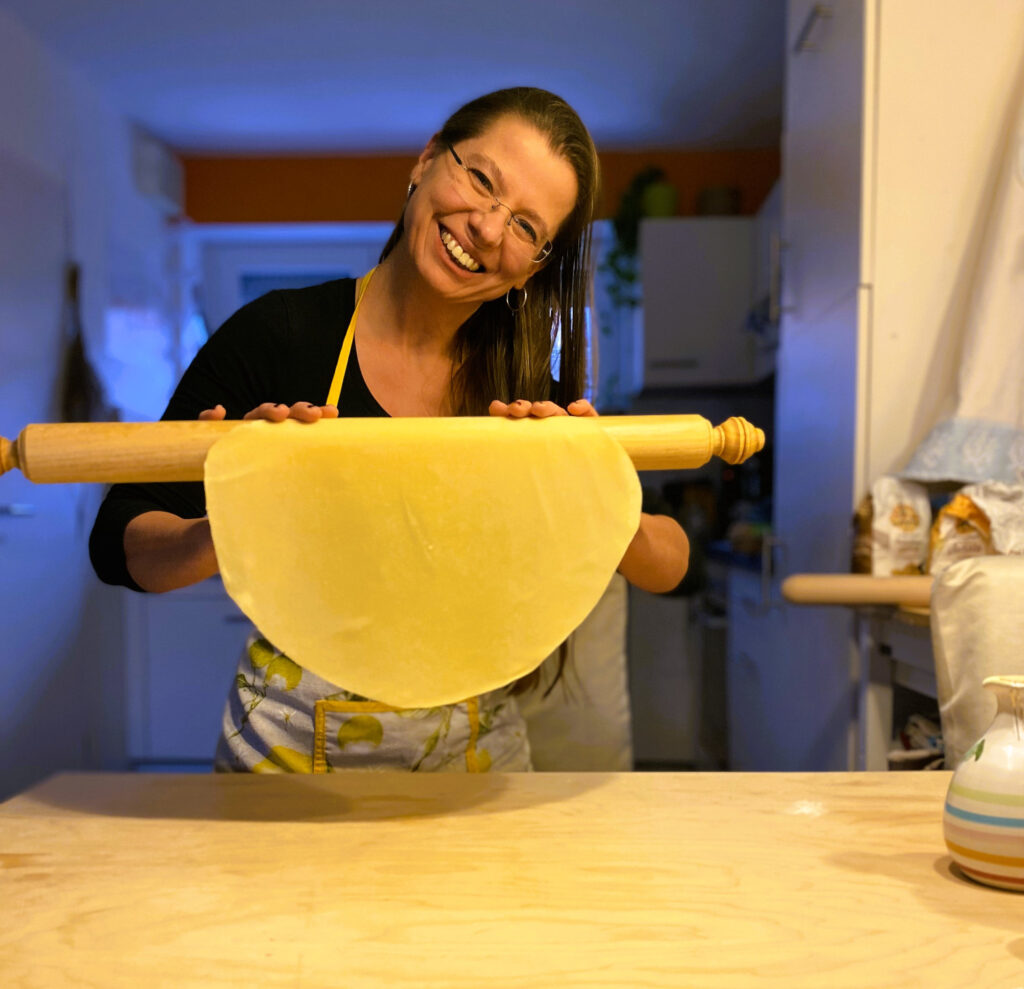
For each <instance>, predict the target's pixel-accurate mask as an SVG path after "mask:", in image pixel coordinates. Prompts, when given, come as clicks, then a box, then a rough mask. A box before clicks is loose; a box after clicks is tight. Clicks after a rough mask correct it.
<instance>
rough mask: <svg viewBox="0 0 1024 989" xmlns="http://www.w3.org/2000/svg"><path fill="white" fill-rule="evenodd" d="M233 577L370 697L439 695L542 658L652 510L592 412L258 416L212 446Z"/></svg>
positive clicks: (316, 664)
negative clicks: (298, 419) (517, 417)
mask: <svg viewBox="0 0 1024 989" xmlns="http://www.w3.org/2000/svg"><path fill="white" fill-rule="evenodd" d="M205 484H206V498H207V509H208V512H209V517H210V527H211V530H212V533H213V541H214V547H215V549H216V553H217V559H218V562H219V565H220V571H221V574H222V576H223V579H224V586H225V587H226V588H227V591H228V593H229V594H230V595H231V597H232V598H233V599H234V600H235V602H236V603H237V604H238V605H239V607H240V608H241V609H242V611H244V612H245V614H246V615H248V617H249V618H251V619H252V621H253V622H254V623H255V624H256V626H257V627H258V628H259V629H260V631H261V633H262V634H263V635H265V636H266V637H267V638H268V639H269V640H270V641H271V642H272V643H273V644H274V646H275V647H276V648H278V649H280V650H281V651H282V652H284V653H286V654H287V655H288V656H290V657H291V658H292V659H293V660H295V662H297V663H298V664H299V665H300V666H303V667H306V668H307V669H309V670H311V671H312V672H313V673H315V674H317V675H319V676H321V677H324V678H325V679H327V680H329V681H331V682H332V683H335V684H337V685H338V686H340V687H343V688H345V689H346V690H350V691H353V692H354V693H357V694H361V695H363V696H364V697H368V698H371V699H373V700H377V701H381V702H384V703H387V704H392V705H395V706H398V707H407V708H413V707H433V706H436V705H440V704H448V703H453V702H456V701H461V700H464V699H466V698H467V697H471V696H474V695H477V694H480V693H484V692H485V691H488V690H493V689H495V688H497V687H500V686H503V685H505V684H507V683H509V682H511V681H512V680H515V679H517V678H518V677H520V676H523V675H525V674H526V673H529V672H530V671H531V670H533V669H534V668H535V667H537V666H538V665H539V664H540V663H541V662H542V661H543V660H544V658H545V657H546V656H548V655H549V654H550V653H551V651H552V650H553V649H555V648H556V647H557V646H558V645H559V644H560V643H561V642H562V641H563V640H564V639H565V638H567V637H568V635H569V634H570V633H571V632H572V631H573V629H575V628H576V627H577V626H578V625H579V624H580V622H582V620H583V619H584V618H585V617H586V615H587V614H588V613H589V612H590V610H591V609H592V608H593V606H594V605H595V604H596V602H597V601H598V599H599V598H600V596H601V594H602V592H603V591H604V589H605V587H606V586H607V585H608V581H609V580H610V579H611V576H612V574H613V573H614V572H615V569H616V567H617V566H618V564H619V562H620V561H621V559H622V556H623V554H624V553H625V551H626V548H627V547H628V545H629V543H630V540H631V539H632V537H633V535H634V534H635V532H636V529H637V526H638V525H639V520H640V500H641V499H640V484H639V481H638V479H637V475H636V471H635V469H634V468H633V465H632V463H631V462H630V460H629V457H628V456H627V455H626V453H625V451H624V450H623V449H622V447H621V446H620V445H619V444H618V443H617V442H616V441H615V440H613V439H611V438H610V437H609V436H607V435H606V434H605V432H604V431H603V430H602V429H601V428H600V427H599V426H598V425H597V424H596V423H595V422H593V421H592V420H590V421H588V420H587V419H582V418H579V419H577V418H570V417H557V418H551V419H546V420H521V421H512V420H507V419H498V418H486V417H481V418H476V417H470V418H452V419H428V418H424V419H417V418H410V419H338V420H330V421H322V422H319V423H316V424H314V425H303V424H300V423H295V422H284V423H280V424H272V423H266V422H254V423H248V424H245V425H243V426H240V427H238V428H237V429H234V430H232V431H231V432H230V433H229V434H227V435H226V436H225V437H224V438H222V439H220V440H218V442H217V443H216V444H214V446H213V447H212V448H211V450H210V453H209V455H208V457H207V460H206V480H205Z"/></svg>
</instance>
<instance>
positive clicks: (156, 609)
mask: <svg viewBox="0 0 1024 989" xmlns="http://www.w3.org/2000/svg"><path fill="white" fill-rule="evenodd" d="M124 593H125V647H126V652H127V656H126V661H127V662H126V668H127V676H128V683H127V697H128V755H129V758H130V759H131V760H132V761H133V762H134V763H136V764H147V763H148V764H159V763H191V762H210V761H212V759H213V753H214V749H215V747H216V744H217V737H218V734H219V732H220V724H221V716H222V714H223V711H224V702H225V700H226V698H227V694H228V688H229V686H230V685H231V682H232V679H233V677H234V675H235V667H236V666H237V664H238V657H239V656H240V654H241V651H242V647H243V645H244V643H245V638H246V636H247V635H248V633H249V632H250V631H251V629H252V625H251V623H250V622H249V620H248V619H247V618H246V617H245V616H244V615H243V614H242V613H241V611H239V610H238V608H237V606H236V605H235V604H234V602H233V601H232V600H231V599H230V598H229V597H228V596H227V594H226V592H225V591H224V586H223V584H222V583H221V581H220V580H219V579H218V578H211V579H210V580H207V581H204V582H203V583H201V584H197V585H196V586H194V587H186V588H182V589H181V590H179V591H171V592H170V593H168V594H136V593H134V592H132V591H125V592H124Z"/></svg>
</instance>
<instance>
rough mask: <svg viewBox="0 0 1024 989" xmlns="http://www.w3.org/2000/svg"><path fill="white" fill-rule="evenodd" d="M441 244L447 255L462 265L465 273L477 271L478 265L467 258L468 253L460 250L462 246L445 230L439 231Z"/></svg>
mask: <svg viewBox="0 0 1024 989" xmlns="http://www.w3.org/2000/svg"><path fill="white" fill-rule="evenodd" d="M441 243H442V244H444V246H445V248H446V249H447V251H448V253H449V254H450V255H451V256H452V257H453V258H454V259H455V260H456V261H458V262H459V264H461V265H462V267H463V268H465V269H466V270H467V271H479V270H480V264H479V262H478V261H474V260H473V258H471V257H470V256H469V252H468V251H464V250H463V249H462V245H461V244H459V242H458V241H457V240H456V239H455V238H454V237H453V236H452V235H451V234H450V233H448V231H447V230H442V231H441Z"/></svg>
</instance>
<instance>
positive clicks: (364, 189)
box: [182, 148, 780, 223]
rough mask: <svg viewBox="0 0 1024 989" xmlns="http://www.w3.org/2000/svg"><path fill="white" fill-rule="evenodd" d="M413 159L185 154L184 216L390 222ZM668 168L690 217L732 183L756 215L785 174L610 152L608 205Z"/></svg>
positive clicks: (770, 163) (732, 161) (744, 156)
mask: <svg viewBox="0 0 1024 989" xmlns="http://www.w3.org/2000/svg"><path fill="white" fill-rule="evenodd" d="M415 161H416V157H415V155H378V156H334V157H332V156H276V157H233V156H226V157H217V156H185V157H183V158H182V164H183V166H184V172H185V214H186V215H187V216H188V217H189V219H191V220H193V221H195V222H196V223H319V222H333V223H338V222H345V221H389V220H394V219H395V217H397V216H398V213H399V212H400V210H401V208H402V201H403V199H404V198H405V189H406V186H407V185H408V182H409V172H410V171H411V169H412V166H413V164H414V163H415ZM652 165H653V166H656V167H659V168H661V169H663V170H664V172H665V174H666V177H667V179H668V180H669V181H670V182H671V183H672V184H673V185H675V187H676V189H677V190H678V193H679V204H678V207H677V213H678V214H679V215H681V216H689V215H692V214H693V213H694V212H695V210H696V204H697V195H698V193H699V192H700V190H701V189H703V188H705V187H708V186H735V187H736V188H738V189H739V190H740V200H741V206H740V209H741V212H742V213H745V214H752V213H756V212H757V210H758V208H759V207H760V205H761V203H762V202H763V201H764V198H765V196H766V195H767V194H768V193H769V192H770V191H771V188H772V186H773V185H774V183H775V181H776V179H778V177H779V173H780V156H779V150H778V149H777V148H766V149H753V150H746V151H742V150H740V151H671V150H668V151H657V150H652V151H628V152H627V151H613V152H606V153H604V154H602V155H601V167H602V171H603V175H604V202H603V207H602V210H601V215H602V216H605V217H608V216H613V215H614V214H615V211H616V209H617V208H618V204H619V201H620V199H621V197H622V193H623V192H624V191H625V189H626V188H627V187H628V185H629V183H630V182H631V181H632V179H633V176H635V175H636V174H637V173H638V172H640V171H642V170H643V169H645V168H647V167H649V166H652Z"/></svg>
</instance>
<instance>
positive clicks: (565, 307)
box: [380, 86, 601, 696]
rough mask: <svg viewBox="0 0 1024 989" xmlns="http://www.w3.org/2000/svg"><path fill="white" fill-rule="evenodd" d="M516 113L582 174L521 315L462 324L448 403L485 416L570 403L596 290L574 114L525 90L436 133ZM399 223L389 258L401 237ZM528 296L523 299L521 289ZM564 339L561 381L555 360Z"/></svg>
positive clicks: (595, 183)
mask: <svg viewBox="0 0 1024 989" xmlns="http://www.w3.org/2000/svg"><path fill="white" fill-rule="evenodd" d="M509 116H512V117H517V118H519V119H521V120H523V121H525V122H526V123H529V124H531V125H532V126H534V127H536V129H537V130H538V131H540V133H542V134H543V135H544V136H545V137H546V138H547V141H548V146H549V147H550V148H551V150H552V151H553V152H554V153H555V154H557V155H559V156H560V157H562V158H564V159H565V160H566V161H567V162H568V163H569V165H570V166H571V167H572V169H573V171H574V172H575V174H576V183H577V194H576V204H575V206H574V207H573V209H572V211H571V212H570V213H569V215H568V217H566V219H565V221H564V222H563V223H562V225H561V227H560V228H559V230H558V232H557V234H555V237H554V240H553V241H552V249H551V253H550V255H548V257H547V258H546V259H545V260H544V261H543V262H541V264H540V266H539V270H538V271H537V272H536V273H535V274H534V275H533V276H532V277H531V278H530V280H529V282H528V283H527V292H526V301H525V302H524V303H523V304H522V305H521V306H520V307H519V308H518V309H517V310H516V311H515V312H513V311H512V310H511V309H510V308H509V305H508V304H507V303H506V299H505V296H501V297H500V298H498V299H493V300H491V301H490V302H485V303H483V304H482V305H481V306H480V307H479V308H478V309H477V310H476V312H475V313H474V314H473V315H472V316H471V317H470V318H469V319H468V320H466V322H465V323H463V324H462V326H461V327H460V328H459V331H458V333H457V334H456V336H455V340H454V342H453V352H452V367H453V368H454V370H453V373H452V381H451V390H450V402H451V408H452V411H453V412H454V414H455V415H486V414H487V409H488V406H489V405H490V403H491V402H492V401H493V400H494V399H500V400H501V401H503V402H511V401H514V400H515V399H519V398H525V399H530V400H532V401H540V400H545V399H550V400H551V401H554V402H557V403H558V404H559V405H562V406H565V405H568V404H569V403H570V402H573V401H575V400H576V399H578V398H581V397H582V396H583V393H584V389H585V387H586V372H587V345H586V330H585V319H586V304H587V298H588V293H589V287H590V278H591V270H590V254H591V239H590V225H591V222H592V221H593V219H594V213H595V211H596V208H597V203H598V201H599V198H600V188H601V169H600V164H599V162H598V157H597V150H596V149H595V147H594V142H593V141H592V140H591V137H590V134H589V133H588V131H587V129H586V127H585V126H584V125H583V122H582V121H581V120H580V118H579V116H578V115H577V113H576V111H575V110H573V108H572V107H571V106H569V104H568V103H566V101H565V100H563V99H562V98H561V97H559V96H556V95H555V94H554V93H549V92H547V90H544V89H536V88H534V87H530V86H518V87H514V88H512V89H500V90H498V91H496V92H494V93H488V94H487V95H486V96H481V97H479V98H478V99H475V100H472V101H471V102H469V103H467V104H466V105H465V106H463V107H461V108H459V109H458V110H456V111H455V113H453V114H452V115H451V117H449V118H448V120H447V121H446V122H445V124H444V126H443V127H442V128H441V131H440V133H439V134H438V136H437V140H438V141H439V142H441V144H442V145H448V144H458V143H459V142H460V141H464V140H466V139H467V138H473V137H477V136H479V135H480V134H482V133H483V132H484V131H485V130H487V128H488V127H490V125H491V124H493V123H494V122H495V121H496V120H499V119H500V118H502V117H509ZM403 219H404V217H399V219H398V222H397V223H396V225H395V229H394V230H393V231H392V232H391V236H390V238H389V239H388V242H387V244H385V245H384V249H383V251H381V255H380V260H381V261H383V260H384V259H385V258H386V257H387V256H388V255H389V254H390V253H391V251H392V250H393V249H394V247H395V245H396V244H397V243H398V242H399V240H401V238H402V235H403V233H404V230H405V227H404V222H403ZM516 294H517V295H518V296H519V297H520V300H521V298H522V295H521V293H516ZM557 336H560V338H561V339H560V352H559V370H558V377H557V378H554V377H552V374H551V354H552V350H553V347H554V344H555V340H556V337H557ZM568 658H569V643H568V642H563V643H562V645H561V646H560V647H559V649H558V669H557V673H556V675H555V677H554V679H553V680H552V682H551V684H550V685H549V686H548V687H547V689H546V691H545V696H547V694H548V693H550V692H551V690H552V689H553V688H554V686H555V684H556V683H557V682H558V681H559V679H561V677H562V674H563V672H564V670H565V666H566V662H567V661H568ZM539 682H540V671H539V670H535V671H534V672H533V673H530V674H528V675H527V676H525V677H522V678H520V679H519V680H517V681H516V682H515V684H514V685H513V686H512V688H511V690H512V693H514V694H519V693H523V692H524V691H526V690H530V689H532V688H534V687H535V686H537V685H538V684H539Z"/></svg>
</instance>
